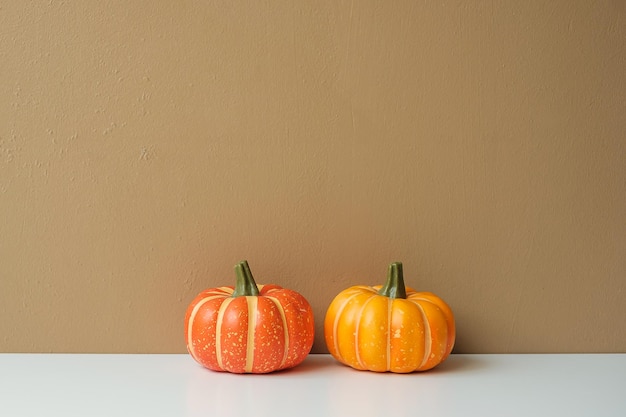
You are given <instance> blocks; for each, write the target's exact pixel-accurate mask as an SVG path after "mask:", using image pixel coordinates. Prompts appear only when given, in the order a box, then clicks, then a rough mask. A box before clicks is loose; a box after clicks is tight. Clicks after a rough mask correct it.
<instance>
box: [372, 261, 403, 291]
mask: <svg viewBox="0 0 626 417" xmlns="http://www.w3.org/2000/svg"><path fill="white" fill-rule="evenodd" d="M378 294H380V295H384V296H385V297H389V298H406V287H405V286H404V276H403V275H402V262H393V263H392V264H391V265H389V271H388V272H387V282H385V285H383V287H382V288H381V289H380V291H378Z"/></svg>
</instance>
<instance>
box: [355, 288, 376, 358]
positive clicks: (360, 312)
mask: <svg viewBox="0 0 626 417" xmlns="http://www.w3.org/2000/svg"><path fill="white" fill-rule="evenodd" d="M373 299H374V297H369V298H368V299H367V300H365V302H364V303H363V305H362V306H361V308H360V309H359V312H358V314H357V317H358V318H357V321H356V323H355V326H354V328H355V329H356V332H355V334H354V346H355V348H356V352H355V353H356V360H357V362H358V363H359V365H360V366H361V367H362V368H364V369H369V368H368V367H367V366H365V365H364V364H363V362H362V360H361V352H360V351H361V349H360V346H359V333H360V331H361V318H362V317H363V312H364V311H365V307H367V305H368V304H369V303H370V302H371V301H372V300H373Z"/></svg>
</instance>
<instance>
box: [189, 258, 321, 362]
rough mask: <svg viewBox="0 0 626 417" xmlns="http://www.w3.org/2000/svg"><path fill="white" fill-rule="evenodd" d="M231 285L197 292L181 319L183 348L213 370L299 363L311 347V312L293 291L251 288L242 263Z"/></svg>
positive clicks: (303, 300)
mask: <svg viewBox="0 0 626 417" xmlns="http://www.w3.org/2000/svg"><path fill="white" fill-rule="evenodd" d="M235 272H236V275H237V281H236V285H235V287H230V286H229V287H218V288H211V289H208V290H205V291H203V292H201V293H200V294H199V295H198V296H197V297H196V298H195V299H194V300H193V301H192V302H191V304H190V305H189V307H188V309H187V313H186V316H185V340H186V342H187V350H188V351H189V353H190V354H191V356H192V357H193V358H194V359H195V360H196V361H197V362H198V363H200V364H201V365H203V366H205V367H207V368H209V369H212V370H214V371H228V372H233V373H267V372H272V371H277V370H281V369H286V368H291V367H293V366H296V365H298V364H300V363H301V362H302V361H303V360H304V359H305V358H306V356H307V355H308V353H309V352H310V350H311V347H312V346H313V339H314V331H315V326H314V322H313V311H312V309H311V306H310V305H309V303H308V301H307V300H306V299H305V298H304V297H303V296H302V295H301V294H299V293H297V292H295V291H292V290H289V289H285V288H281V287H279V286H277V285H258V286H257V285H256V283H255V281H254V278H253V277H252V273H251V272H250V267H249V266H248V263H247V262H246V261H242V262H240V263H238V264H237V265H236V266H235Z"/></svg>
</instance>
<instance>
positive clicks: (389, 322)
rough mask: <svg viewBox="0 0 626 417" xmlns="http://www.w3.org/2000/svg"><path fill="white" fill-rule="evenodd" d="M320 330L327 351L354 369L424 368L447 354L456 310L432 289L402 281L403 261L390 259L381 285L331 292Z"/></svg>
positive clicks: (452, 335) (404, 369)
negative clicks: (427, 290)
mask: <svg viewBox="0 0 626 417" xmlns="http://www.w3.org/2000/svg"><path fill="white" fill-rule="evenodd" d="M324 336H325V340H326V346H327V347H328V350H329V351H330V353H331V355H332V356H333V357H334V358H335V359H337V360H338V361H339V362H341V363H343V364H345V365H348V366H351V367H353V368H355V369H359V370H370V371H376V372H387V371H390V372H397V373H408V372H413V371H425V370H428V369H431V368H433V367H435V366H437V365H438V364H440V363H441V362H443V361H444V360H445V359H446V358H447V357H448V355H450V352H451V351H452V348H453V346H454V340H455V324H454V315H453V314H452V310H451V309H450V307H449V306H448V305H447V304H446V303H445V302H444V301H443V300H442V299H441V298H439V297H437V296H436V295H434V294H432V293H429V292H416V291H415V290H413V289H412V288H407V287H405V285H404V278H403V275H402V264H401V263H400V262H394V263H392V264H391V265H390V266H389V273H388V276H387V282H386V284H385V286H380V285H377V286H374V287H370V286H365V285H358V286H354V287H351V288H348V289H346V290H344V291H342V292H340V293H339V294H338V295H337V297H335V299H334V300H333V301H332V303H331V304H330V306H329V307H328V311H327V312H326V319H325V321H324Z"/></svg>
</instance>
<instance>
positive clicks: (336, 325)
mask: <svg viewBox="0 0 626 417" xmlns="http://www.w3.org/2000/svg"><path fill="white" fill-rule="evenodd" d="M360 294H361V293H360V292H355V293H354V294H352V295H350V297H348V298H346V299H345V300H343V303H342V304H341V306H340V307H339V308H338V309H337V314H335V320H334V321H333V333H332V334H333V346H334V348H335V349H334V350H335V352H336V354H337V356H338V357H339V359H340V360H341V361H345V359H344V358H343V355H342V354H341V352H340V351H339V343H338V339H339V338H338V334H337V333H338V331H337V329H338V328H339V322H340V321H341V320H340V319H341V316H342V315H343V312H344V310H345V309H346V306H347V305H348V303H349V302H350V301H351V300H352V299H353V298H354V297H357V296H359V295H360Z"/></svg>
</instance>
